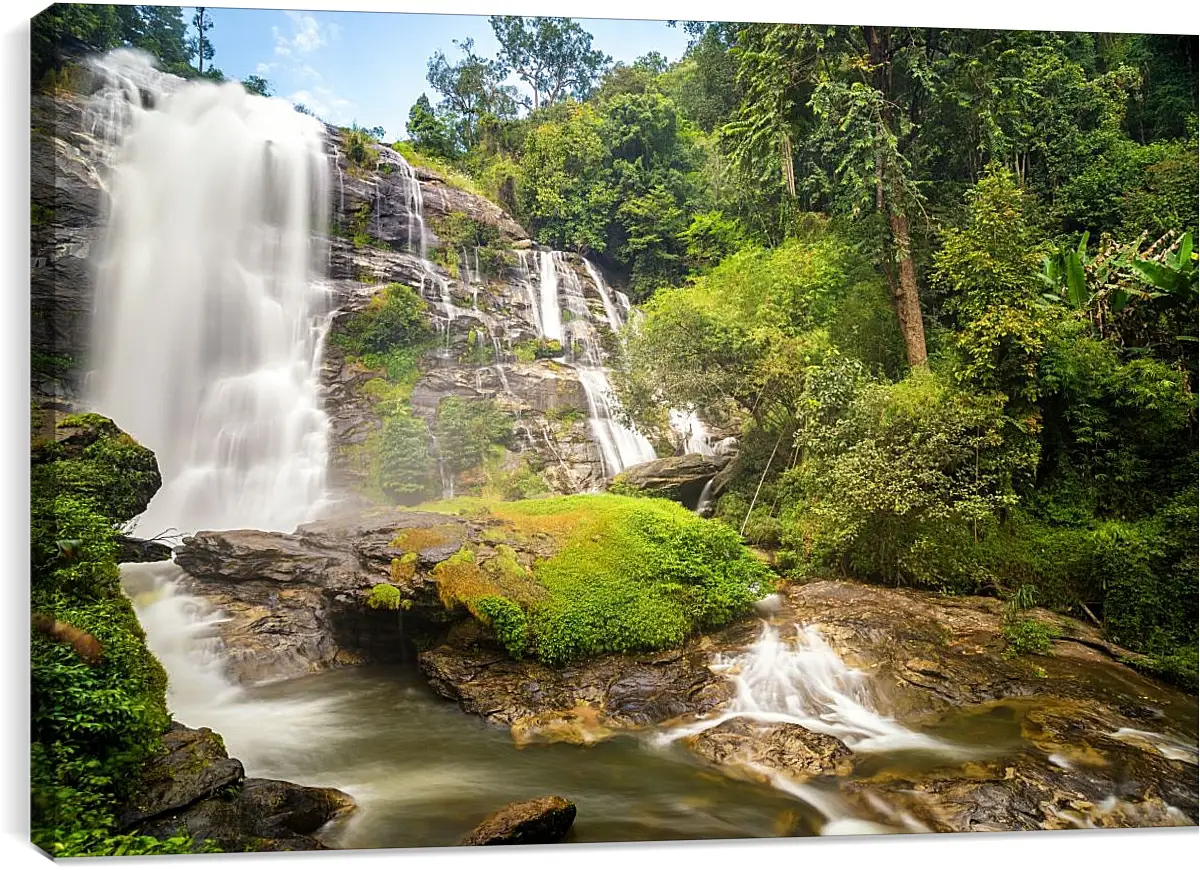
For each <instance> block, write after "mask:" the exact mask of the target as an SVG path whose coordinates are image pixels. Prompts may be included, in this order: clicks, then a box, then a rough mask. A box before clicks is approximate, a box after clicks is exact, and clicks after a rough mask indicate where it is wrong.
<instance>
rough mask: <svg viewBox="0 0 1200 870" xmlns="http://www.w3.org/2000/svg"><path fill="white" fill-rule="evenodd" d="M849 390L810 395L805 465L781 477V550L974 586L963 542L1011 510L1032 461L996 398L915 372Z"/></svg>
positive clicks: (932, 582) (917, 580)
mask: <svg viewBox="0 0 1200 870" xmlns="http://www.w3.org/2000/svg"><path fill="white" fill-rule="evenodd" d="M851 389H852V393H851V394H852V395H853V398H849V399H848V398H847V396H846V395H844V394H843V393H837V394H830V395H828V396H827V397H826V396H822V395H815V394H814V395H812V396H811V402H810V411H809V419H808V420H807V421H806V423H805V425H804V427H803V428H802V432H801V434H800V435H799V436H798V441H799V442H800V446H801V448H802V452H803V454H804V457H803V459H802V460H801V462H800V463H799V465H798V466H797V467H796V469H795V470H794V471H792V472H789V473H787V474H785V475H784V477H783V481H784V484H785V485H789V486H792V487H795V490H796V491H797V492H799V493H801V494H802V495H801V496H800V498H799V500H798V501H797V502H796V503H795V504H794V505H792V506H791V507H789V509H788V510H787V511H786V512H785V529H784V534H783V538H784V543H785V544H786V545H787V546H789V547H791V548H793V549H798V550H800V551H801V553H800V555H801V559H800V561H802V562H813V561H815V562H816V563H818V564H820V563H824V564H843V565H844V566H845V567H846V568H848V569H849V570H850V571H852V572H854V573H857V574H859V575H860V576H866V577H869V578H872V579H878V580H887V581H893V582H907V583H912V584H915V585H922V586H933V587H935V588H949V589H972V588H974V587H976V586H977V585H978V583H979V581H980V579H981V575H980V572H979V570H978V565H977V560H976V559H975V558H974V557H973V554H972V549H973V545H974V543H975V542H976V541H978V540H979V538H980V537H981V536H983V535H985V534H987V533H988V532H989V531H990V530H991V529H992V528H994V526H995V524H996V523H997V522H998V520H999V515H1000V512H1001V511H1003V510H1004V509H1006V508H1008V507H1009V506H1011V505H1013V504H1015V503H1016V501H1017V498H1016V493H1015V480H1017V479H1018V478H1019V477H1021V476H1024V475H1029V474H1030V473H1031V472H1032V469H1033V467H1034V463H1035V462H1036V450H1035V449H1032V448H1031V446H1030V443H1029V441H1028V439H1027V438H1020V437H1018V438H1013V437H1012V435H1011V432H1012V429H1013V427H1014V424H1013V422H1012V421H1011V420H1009V419H1008V418H1007V417H1006V416H1005V415H1004V413H1003V408H1004V403H1005V397H1004V396H1002V395H989V394H977V393H973V392H969V391H965V390H960V389H958V388H956V387H953V386H952V385H950V384H949V383H947V381H946V379H944V378H943V377H941V376H939V375H936V374H934V373H932V372H929V371H924V370H915V371H913V372H912V373H911V374H910V375H909V376H908V378H907V379H905V380H904V381H901V382H900V383H896V384H879V383H867V384H865V385H864V386H862V387H861V388H860V389H858V390H857V391H856V392H853V388H851ZM826 401H828V402H832V403H833V404H834V405H835V406H836V407H835V408H833V409H832V410H831V409H827V408H824V407H822V404H823V402H826ZM847 402H848V404H845V403H847ZM843 404H845V408H844V413H842V414H841V415H839V413H840V412H839V411H838V410H837V409H838V408H840V407H841V406H842V405H843ZM1018 433H1019V430H1018Z"/></svg>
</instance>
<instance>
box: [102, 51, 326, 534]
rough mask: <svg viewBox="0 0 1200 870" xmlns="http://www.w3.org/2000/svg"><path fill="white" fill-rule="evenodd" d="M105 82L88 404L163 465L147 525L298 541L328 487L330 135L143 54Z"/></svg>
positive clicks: (111, 61)
mask: <svg viewBox="0 0 1200 870" xmlns="http://www.w3.org/2000/svg"><path fill="white" fill-rule="evenodd" d="M93 67H94V69H95V71H96V73H97V74H98V77H99V79H100V82H101V88H100V90H99V91H98V92H97V94H96V95H95V96H94V97H93V99H92V104H91V111H92V112H93V116H94V117H102V118H106V119H109V123H108V124H107V125H106V127H105V130H104V132H105V135H106V137H107V138H108V139H109V140H110V144H111V147H112V169H111V175H110V177H109V178H108V179H107V180H106V186H107V192H108V212H109V213H108V221H107V225H106V230H105V235H104V238H103V239H102V241H101V244H100V246H99V250H98V253H99V257H98V259H97V274H96V312H95V321H94V329H95V341H94V347H95V358H94V359H93V372H92V375H91V378H90V380H89V387H90V392H91V396H90V400H91V404H92V405H93V406H94V407H95V408H96V409H97V410H99V411H100V412H102V413H104V414H106V415H108V416H111V417H113V418H114V419H116V420H118V421H120V424H121V426H122V427H123V428H125V429H126V430H127V431H129V433H130V434H131V435H133V436H134V437H135V438H137V439H138V440H139V441H141V442H142V443H143V444H145V445H146V446H147V447H149V448H150V449H152V450H153V451H154V452H155V454H156V456H157V457H158V461H159V466H160V468H161V470H162V475H163V486H162V489H161V490H160V492H159V493H158V495H157V496H156V497H155V498H154V500H153V501H152V502H151V504H150V507H149V509H148V510H147V511H146V513H145V514H144V515H143V517H142V519H141V521H140V526H141V528H142V529H143V530H145V531H147V532H151V533H153V532H158V531H161V530H162V529H164V528H167V527H172V526H174V527H177V528H180V529H182V530H185V531H188V530H197V529H200V528H236V527H254V528H260V529H268V530H282V531H291V530H292V529H293V528H294V527H295V526H296V525H297V524H298V523H300V522H303V521H304V520H306V519H308V518H309V517H310V516H311V515H312V513H313V511H314V510H315V509H316V507H317V506H318V505H319V504H320V502H321V499H322V496H323V493H324V489H325V467H326V457H327V420H326V418H325V415H324V413H323V411H322V409H321V403H320V401H319V398H318V387H319V384H318V376H319V369H320V358H321V346H322V342H323V338H324V333H325V330H326V328H327V326H328V322H329V317H330V311H329V308H330V302H329V298H328V293H327V291H326V290H325V288H324V287H323V285H322V284H321V282H320V280H319V278H320V276H321V274H322V270H323V268H324V266H325V260H326V247H325V241H324V240H323V239H322V238H321V235H320V234H321V233H322V232H323V231H324V228H325V226H326V224H327V218H326V210H327V206H328V201H329V196H328V190H327V186H328V183H329V182H328V176H329V163H328V158H327V155H326V152H325V148H324V140H323V136H324V131H323V129H322V127H321V125H320V124H319V123H318V122H317V121H315V120H314V119H312V118H309V117H307V116H305V115H302V114H301V113H299V112H296V111H295V110H293V108H292V107H291V106H290V105H289V104H288V103H287V102H285V101H283V100H274V99H266V98H263V97H258V96H251V95H248V94H247V93H246V91H245V90H244V89H243V88H242V86H241V85H239V84H237V83H227V84H223V85H217V84H214V83H211V82H189V83H183V82H180V81H178V80H175V79H173V78H172V77H169V76H161V74H159V75H158V76H155V75H154V74H153V69H152V67H151V65H150V60H149V58H148V56H146V55H143V54H139V53H135V52H129V51H121V52H113V53H111V54H109V55H107V56H105V57H104V58H103V59H100V60H97V61H95V62H94V64H93ZM131 82H132V83H134V86H131V84H130V83H131ZM143 101H148V102H149V104H150V107H149V108H147V107H144V106H143ZM114 119H115V120H114Z"/></svg>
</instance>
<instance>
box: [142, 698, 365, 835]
mask: <svg viewBox="0 0 1200 870" xmlns="http://www.w3.org/2000/svg"><path fill="white" fill-rule="evenodd" d="M163 745H164V747H165V748H166V752H165V753H164V754H163V755H161V756H159V757H158V758H155V759H153V760H151V761H150V762H149V763H148V764H147V765H146V766H145V768H144V769H143V772H142V777H141V780H140V782H139V784H138V786H137V788H136V789H135V791H134V794H133V797H132V798H131V799H130V800H129V802H128V803H127V804H126V805H125V806H124V807H123V808H122V809H121V811H120V813H119V814H118V827H119V828H120V829H121V830H123V831H137V832H139V833H141V834H144V835H147V836H152V837H159V838H164V839H165V838H169V837H175V836H179V835H185V836H190V837H193V838H195V839H196V841H197V842H201V841H204V840H211V841H214V842H215V843H216V844H217V845H218V846H219V847H220V848H221V849H222V850H223V851H226V852H241V851H245V850H247V849H252V850H254V851H280V850H301V849H324V848H325V846H324V844H322V843H321V842H320V841H319V840H317V839H315V838H313V837H312V836H311V835H312V834H313V833H315V832H316V831H317V830H318V829H319V828H320V827H321V826H322V825H324V824H326V823H327V822H328V821H330V820H331V819H333V818H335V817H337V816H339V815H342V814H344V813H346V812H349V811H350V810H352V809H353V808H354V799H353V798H351V797H350V796H349V795H348V794H346V793H345V792H341V791H338V790H337V789H333V788H310V787H308V786H302V785H296V784H295V783H291V782H284V781H282V780H271V779H243V770H242V763H241V762H240V761H238V760H237V759H236V758H230V757H229V756H228V754H227V753H226V751H225V743H224V741H222V740H221V737H220V735H218V734H215V733H213V732H212V731H211V730H210V729H208V728H199V729H195V728H188V727H187V726H185V725H181V724H179V723H178V722H172V723H171V729H170V730H169V731H167V732H166V734H164V735H163Z"/></svg>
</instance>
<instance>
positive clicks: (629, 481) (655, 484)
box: [613, 453, 727, 507]
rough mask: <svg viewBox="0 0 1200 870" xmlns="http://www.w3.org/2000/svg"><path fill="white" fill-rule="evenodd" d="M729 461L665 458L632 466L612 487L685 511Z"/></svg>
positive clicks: (690, 455)
mask: <svg viewBox="0 0 1200 870" xmlns="http://www.w3.org/2000/svg"><path fill="white" fill-rule="evenodd" d="M726 461H727V460H726V459H725V458H724V457H712V458H709V457H706V456H701V455H700V454H699V453H688V454H685V455H683V456H666V457H663V458H662V459H654V460H652V461H650V462H642V463H639V464H638V465H631V466H629V467H628V468H626V469H625V470H624V471H622V472H621V473H620V474H618V475H617V476H616V477H615V478H614V479H613V483H614V485H619V486H622V487H625V488H628V489H632V490H636V491H638V492H640V493H642V494H644V495H649V496H656V497H658V498H668V499H671V500H672V501H677V502H679V503H680V504H682V505H683V506H684V507H695V506H696V503H697V502H699V501H700V494H701V493H702V492H703V491H704V485H705V484H706V483H708V482H709V481H710V480H712V479H713V478H714V477H716V475H717V472H718V471H720V470H721V468H722V467H724V465H725V463H726Z"/></svg>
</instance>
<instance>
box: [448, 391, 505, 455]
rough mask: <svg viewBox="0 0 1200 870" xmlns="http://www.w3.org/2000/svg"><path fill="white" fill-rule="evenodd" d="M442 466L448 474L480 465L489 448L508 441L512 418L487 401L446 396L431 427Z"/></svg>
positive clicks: (493, 403)
mask: <svg viewBox="0 0 1200 870" xmlns="http://www.w3.org/2000/svg"><path fill="white" fill-rule="evenodd" d="M433 431H434V435H435V436H436V437H437V445H438V455H439V456H440V457H441V460H442V466H443V468H445V470H446V471H448V472H450V473H451V474H457V473H459V472H461V471H465V470H467V469H468V468H474V467H476V466H477V465H479V464H480V463H482V462H483V460H484V458H485V457H486V456H487V454H488V450H489V448H491V447H492V446H493V445H496V444H501V443H503V442H505V441H506V440H508V438H509V437H510V436H511V434H512V418H511V417H510V416H509V415H508V414H506V413H504V412H503V411H501V410H500V407H499V406H498V405H497V404H496V403H495V402H494V401H492V400H490V399H464V398H462V397H460V396H447V397H446V398H444V399H442V401H441V403H439V405H438V410H437V419H436V420H435V422H434V426H433Z"/></svg>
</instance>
